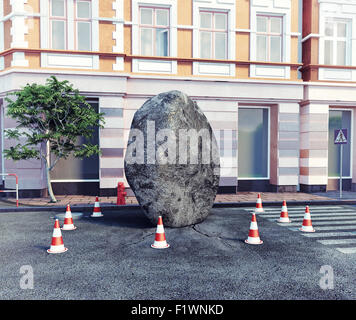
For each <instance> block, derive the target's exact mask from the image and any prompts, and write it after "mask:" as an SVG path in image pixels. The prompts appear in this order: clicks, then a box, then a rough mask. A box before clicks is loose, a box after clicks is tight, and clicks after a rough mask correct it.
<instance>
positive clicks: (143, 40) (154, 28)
mask: <svg viewBox="0 0 356 320" xmlns="http://www.w3.org/2000/svg"><path fill="white" fill-rule="evenodd" d="M169 23H170V22H169V9H166V8H152V7H140V22H139V24H140V52H141V55H144V56H163V57H167V56H168V55H169V49H168V48H169Z"/></svg>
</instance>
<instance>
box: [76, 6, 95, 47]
mask: <svg viewBox="0 0 356 320" xmlns="http://www.w3.org/2000/svg"><path fill="white" fill-rule="evenodd" d="M78 2H89V6H90V7H89V8H90V9H89V10H90V16H89V18H79V17H78ZM92 5H93V4H92V1H91V0H75V1H74V12H75V14H74V29H75V41H74V46H75V50H79V49H78V43H79V37H78V23H79V22H85V23H88V24H89V25H90V27H89V32H90V36H89V41H90V45H89V50H86V51H92V46H93V35H92V33H93V32H92Z"/></svg>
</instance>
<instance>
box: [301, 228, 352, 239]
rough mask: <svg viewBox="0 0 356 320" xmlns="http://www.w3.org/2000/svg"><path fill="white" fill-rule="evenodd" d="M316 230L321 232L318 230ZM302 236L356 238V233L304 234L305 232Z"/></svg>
mask: <svg viewBox="0 0 356 320" xmlns="http://www.w3.org/2000/svg"><path fill="white" fill-rule="evenodd" d="M315 230H316V231H319V230H318V229H317V228H316V229H315ZM302 234H303V236H305V237H308V238H327V237H347V236H354V237H356V232H348V231H345V232H315V233H304V232H303V233H302ZM355 239H356V238H355ZM350 240H351V239H350Z"/></svg>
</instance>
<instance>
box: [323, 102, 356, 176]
mask: <svg viewBox="0 0 356 320" xmlns="http://www.w3.org/2000/svg"><path fill="white" fill-rule="evenodd" d="M329 111H351V123H350V126H351V128H350V131H351V132H348V133H347V135H348V140H349V141H350V142H349V141H348V143H350V176H342V178H343V179H352V174H353V170H352V169H353V154H354V150H353V131H354V109H352V108H350V109H347V108H329ZM328 131H329V112H328ZM328 136H329V132H328ZM328 154H329V151H328ZM328 162H329V156H328ZM327 176H328V179H340V176H335V177H329V173H328V174H327Z"/></svg>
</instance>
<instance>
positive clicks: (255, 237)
mask: <svg viewBox="0 0 356 320" xmlns="http://www.w3.org/2000/svg"><path fill="white" fill-rule="evenodd" d="M245 242H246V243H248V244H262V243H263V241H262V240H261V239H260V234H259V232H258V226H257V220H256V214H255V213H252V219H251V224H250V232H249V233H248V239H247V240H245Z"/></svg>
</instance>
